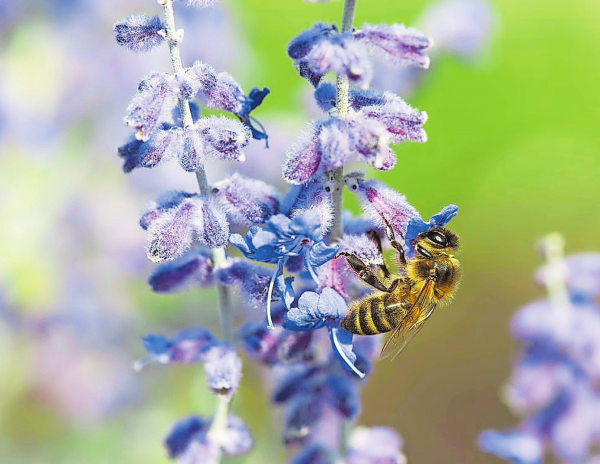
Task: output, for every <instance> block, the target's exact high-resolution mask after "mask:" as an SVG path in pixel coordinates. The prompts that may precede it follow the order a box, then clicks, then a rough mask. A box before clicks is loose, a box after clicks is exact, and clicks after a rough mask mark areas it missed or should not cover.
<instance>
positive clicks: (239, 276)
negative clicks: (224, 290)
mask: <svg viewBox="0 0 600 464" xmlns="http://www.w3.org/2000/svg"><path fill="white" fill-rule="evenodd" d="M216 275H217V279H218V281H219V283H220V284H223V285H233V286H235V288H236V290H237V291H238V292H239V293H240V295H241V296H242V297H244V299H245V302H246V303H248V304H249V305H251V306H254V307H256V308H262V307H264V306H265V305H266V304H267V292H268V286H269V282H270V281H271V276H272V275H273V272H272V271H271V270H269V269H266V268H264V267H260V266H257V265H256V264H253V263H250V262H248V261H244V260H243V259H240V258H230V259H229V261H228V264H227V266H226V267H224V268H221V269H218V270H217V272H216ZM274 299H275V298H274Z"/></svg>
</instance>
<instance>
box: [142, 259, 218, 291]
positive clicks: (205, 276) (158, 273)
mask: <svg viewBox="0 0 600 464" xmlns="http://www.w3.org/2000/svg"><path fill="white" fill-rule="evenodd" d="M213 281H214V278H213V262H212V253H211V252H210V251H209V250H207V249H204V248H198V249H195V250H191V251H189V252H187V253H186V254H185V255H184V256H182V257H181V258H180V259H178V260H175V261H170V262H167V263H164V264H161V265H160V266H158V267H157V268H156V269H155V270H154V272H153V273H152V274H151V275H150V277H149V278H148V283H149V284H150V286H151V287H152V290H153V291H155V292H157V293H175V292H180V291H183V290H185V289H186V287H188V286H189V285H191V284H196V285H199V286H200V287H208V286H210V285H212V284H213Z"/></svg>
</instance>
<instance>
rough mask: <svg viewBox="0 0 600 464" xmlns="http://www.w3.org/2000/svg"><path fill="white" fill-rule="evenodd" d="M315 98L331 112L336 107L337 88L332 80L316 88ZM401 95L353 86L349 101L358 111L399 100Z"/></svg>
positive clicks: (325, 109)
mask: <svg viewBox="0 0 600 464" xmlns="http://www.w3.org/2000/svg"><path fill="white" fill-rule="evenodd" d="M314 96H315V100H316V102H317V104H318V105H319V107H320V108H321V109H322V110H323V111H326V112H329V111H330V110H331V109H332V108H334V107H335V103H336V102H335V100H336V89H335V85H333V84H332V83H331V82H322V83H321V84H319V86H318V87H317V88H316V89H315V93H314ZM398 99H399V97H398V96H397V95H394V94H393V93H391V92H382V91H380V90H376V89H357V88H354V87H353V88H351V89H350V93H349V95H348V103H349V104H350V106H351V107H352V108H353V109H354V110H356V111H358V110H360V109H361V108H363V107H365V106H383V105H386V104H388V103H394V102H397V101H398Z"/></svg>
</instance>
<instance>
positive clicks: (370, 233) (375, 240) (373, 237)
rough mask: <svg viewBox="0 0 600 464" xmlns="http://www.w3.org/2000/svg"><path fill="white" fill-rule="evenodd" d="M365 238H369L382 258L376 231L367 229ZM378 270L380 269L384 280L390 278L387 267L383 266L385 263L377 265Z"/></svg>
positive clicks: (379, 240)
mask: <svg viewBox="0 0 600 464" xmlns="http://www.w3.org/2000/svg"><path fill="white" fill-rule="evenodd" d="M367 237H369V239H370V240H371V241H372V242H373V243H375V246H376V247H377V251H379V254H380V255H381V256H382V258H383V247H382V246H381V237H380V236H379V232H377V230H376V229H369V230H367ZM379 269H381V272H383V277H384V278H386V279H387V278H388V277H389V276H390V271H389V270H388V268H387V266H386V265H385V261H384V262H383V264H380V265H379Z"/></svg>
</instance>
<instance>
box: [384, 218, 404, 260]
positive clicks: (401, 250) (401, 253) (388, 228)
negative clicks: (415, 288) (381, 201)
mask: <svg viewBox="0 0 600 464" xmlns="http://www.w3.org/2000/svg"><path fill="white" fill-rule="evenodd" d="M384 221H385V219H384ZM385 235H386V236H387V238H388V240H389V241H390V243H391V244H392V246H393V247H394V249H395V250H396V251H397V252H398V262H399V264H400V265H401V266H406V256H404V248H402V244H401V243H399V242H397V241H396V236H395V235H394V229H392V226H390V224H389V223H388V222H387V221H385Z"/></svg>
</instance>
